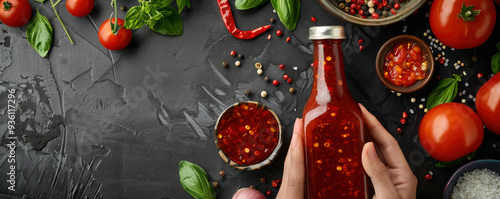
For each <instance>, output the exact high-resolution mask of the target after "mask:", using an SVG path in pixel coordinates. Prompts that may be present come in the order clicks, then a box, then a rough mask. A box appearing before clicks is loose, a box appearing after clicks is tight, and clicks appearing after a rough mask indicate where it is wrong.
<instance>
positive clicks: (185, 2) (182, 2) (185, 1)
mask: <svg viewBox="0 0 500 199" xmlns="http://www.w3.org/2000/svg"><path fill="white" fill-rule="evenodd" d="M186 6H187V7H188V8H191V2H190V1H189V0H177V8H179V13H181V12H182V10H184V7H186Z"/></svg>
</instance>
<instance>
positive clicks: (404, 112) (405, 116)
mask: <svg viewBox="0 0 500 199" xmlns="http://www.w3.org/2000/svg"><path fill="white" fill-rule="evenodd" d="M403 118H405V119H406V118H408V113H406V111H403Z"/></svg>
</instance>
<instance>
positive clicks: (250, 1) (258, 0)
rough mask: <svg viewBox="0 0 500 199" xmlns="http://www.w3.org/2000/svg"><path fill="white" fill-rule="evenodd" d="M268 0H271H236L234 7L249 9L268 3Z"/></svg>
mask: <svg viewBox="0 0 500 199" xmlns="http://www.w3.org/2000/svg"><path fill="white" fill-rule="evenodd" d="M268 1H269V0H236V1H235V2H234V7H236V9H238V10H248V9H251V8H255V7H258V6H260V5H262V4H264V3H267V2H268Z"/></svg>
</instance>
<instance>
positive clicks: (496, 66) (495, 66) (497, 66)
mask: <svg viewBox="0 0 500 199" xmlns="http://www.w3.org/2000/svg"><path fill="white" fill-rule="evenodd" d="M497 48H498V50H499V51H500V42H498V44H497ZM491 70H492V71H493V74H495V73H498V72H500V52H497V53H496V54H495V55H493V57H492V58H491Z"/></svg>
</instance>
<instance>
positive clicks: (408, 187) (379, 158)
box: [359, 104, 417, 199]
mask: <svg viewBox="0 0 500 199" xmlns="http://www.w3.org/2000/svg"><path fill="white" fill-rule="evenodd" d="M359 107H360V108H361V112H362V115H363V119H364V121H365V131H366V132H368V137H370V138H372V141H373V142H367V143H366V144H365V146H364V147H363V152H362V153H361V162H362V163H363V168H364V169H365V172H366V174H368V176H370V178H371V181H372V184H373V188H374V189H375V195H374V196H373V198H374V199H375V198H379V199H380V198H384V199H391V198H401V199H410V198H416V197H417V178H416V177H415V175H413V172H412V171H411V170H410V167H409V166H408V163H407V162H406V159H405V156H404V154H403V152H402V151H401V148H400V147H399V144H398V142H397V141H396V139H394V137H392V135H391V134H389V132H387V130H386V129H385V128H384V127H383V126H382V124H380V122H379V121H378V120H377V118H375V116H373V115H372V114H371V113H370V112H368V110H366V108H365V107H364V106H363V105H361V104H359Z"/></svg>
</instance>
